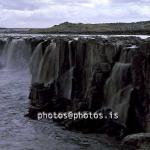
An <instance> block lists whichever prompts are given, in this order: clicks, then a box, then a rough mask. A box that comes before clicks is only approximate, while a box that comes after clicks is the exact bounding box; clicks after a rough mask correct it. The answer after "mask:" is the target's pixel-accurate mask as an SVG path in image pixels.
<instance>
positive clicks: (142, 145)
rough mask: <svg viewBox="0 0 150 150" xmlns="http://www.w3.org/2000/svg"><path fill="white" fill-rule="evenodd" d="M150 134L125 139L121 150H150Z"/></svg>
mask: <svg viewBox="0 0 150 150" xmlns="http://www.w3.org/2000/svg"><path fill="white" fill-rule="evenodd" d="M149 149H150V134H149V133H139V134H133V135H129V136H127V137H125V138H124V139H123V141H122V148H121V150H149Z"/></svg>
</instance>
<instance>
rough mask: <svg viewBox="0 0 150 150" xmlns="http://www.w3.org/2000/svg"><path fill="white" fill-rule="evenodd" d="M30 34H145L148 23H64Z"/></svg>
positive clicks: (147, 30)
mask: <svg viewBox="0 0 150 150" xmlns="http://www.w3.org/2000/svg"><path fill="white" fill-rule="evenodd" d="M29 32H30V33H75V34H76V33H78V34H147V35H150V21H143V22H132V23H101V24H82V23H69V22H64V23H62V24H59V25H54V26H53V27H50V28H43V29H31V30H29Z"/></svg>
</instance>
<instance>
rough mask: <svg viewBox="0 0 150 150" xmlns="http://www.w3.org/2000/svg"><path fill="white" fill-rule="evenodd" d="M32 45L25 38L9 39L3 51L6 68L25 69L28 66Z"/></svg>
mask: <svg viewBox="0 0 150 150" xmlns="http://www.w3.org/2000/svg"><path fill="white" fill-rule="evenodd" d="M30 53H31V46H30V44H28V43H27V42H26V41H25V39H8V40H7V42H6V44H5V46H4V49H3V53H2V56H1V57H2V61H3V63H4V65H5V67H6V68H8V69H16V70H24V69H26V68H28V62H29V58H30V55H31V54H30Z"/></svg>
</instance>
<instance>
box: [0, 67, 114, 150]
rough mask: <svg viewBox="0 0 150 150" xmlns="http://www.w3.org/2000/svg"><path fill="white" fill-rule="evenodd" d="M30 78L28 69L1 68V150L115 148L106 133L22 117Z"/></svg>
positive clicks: (94, 149)
mask: <svg viewBox="0 0 150 150" xmlns="http://www.w3.org/2000/svg"><path fill="white" fill-rule="evenodd" d="M30 78H31V77H30V75H29V73H28V71H23V72H16V71H15V70H7V69H1V70H0V150H79V149H81V150H91V149H92V150H117V148H115V147H116V146H115V144H116V143H115V142H114V141H112V139H111V138H109V137H107V136H106V135H97V134H89V135H86V134H81V133H75V132H70V131H67V130H64V129H63V128H62V127H60V126H58V125H56V124H55V123H54V122H52V121H50V120H43V121H36V120H30V119H29V118H25V117H24V114H26V113H27V111H28V103H29V100H28V94H29V87H30ZM112 143H113V145H112Z"/></svg>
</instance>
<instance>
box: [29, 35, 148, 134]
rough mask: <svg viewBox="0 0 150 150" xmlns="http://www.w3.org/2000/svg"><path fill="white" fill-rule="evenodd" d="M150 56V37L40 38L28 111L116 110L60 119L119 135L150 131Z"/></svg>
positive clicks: (33, 59) (31, 113)
mask: <svg viewBox="0 0 150 150" xmlns="http://www.w3.org/2000/svg"><path fill="white" fill-rule="evenodd" d="M149 60H150V41H149V40H148V39H147V40H142V39H140V38H134V37H126V38H121V37H118V38H117V37H116V38H108V39H103V38H95V39H90V38H79V39H74V38H70V37H63V38H61V37H57V38H50V39H47V40H43V41H39V43H38V45H37V46H36V48H35V49H34V51H33V53H32V57H31V63H30V70H31V73H32V86H31V91H30V96H29V99H30V100H31V107H30V109H29V114H28V116H30V117H31V118H36V116H37V113H38V112H41V111H46V112H54V111H56V112H66V111H73V112H78V111H81V112H83V111H90V112H104V113H106V114H107V113H109V112H110V111H112V112H117V113H118V115H119V119H117V120H116V119H108V118H107V119H102V120H90V119H88V120H80V119H79V120H76V121H73V120H65V121H64V120H61V121H59V122H61V124H63V125H64V126H66V127H67V128H69V129H78V130H82V131H83V130H84V131H85V132H105V133H108V134H109V135H115V136H117V137H123V136H125V135H126V134H131V133H138V132H147V131H148V128H149V123H147V118H148V115H149V100H150V88H149V87H150V70H149V68H150V61H149ZM57 121H58V120H57Z"/></svg>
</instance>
